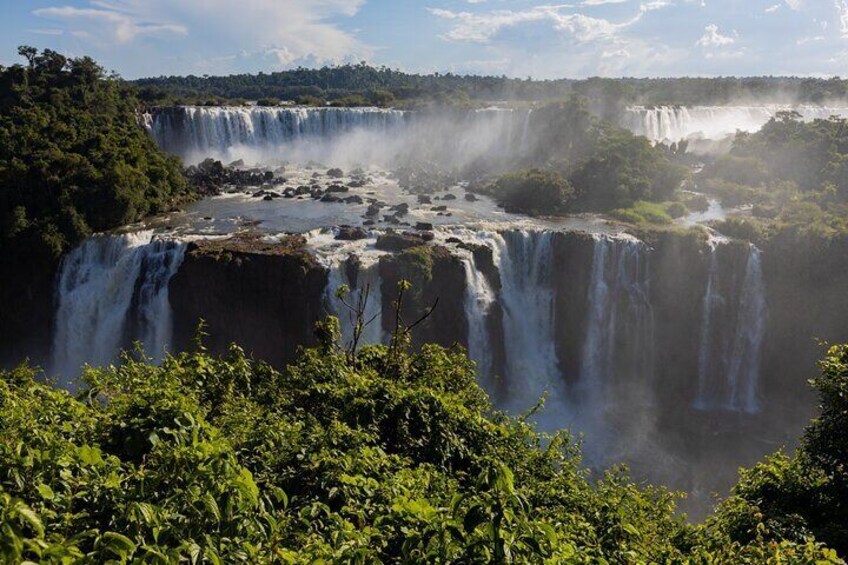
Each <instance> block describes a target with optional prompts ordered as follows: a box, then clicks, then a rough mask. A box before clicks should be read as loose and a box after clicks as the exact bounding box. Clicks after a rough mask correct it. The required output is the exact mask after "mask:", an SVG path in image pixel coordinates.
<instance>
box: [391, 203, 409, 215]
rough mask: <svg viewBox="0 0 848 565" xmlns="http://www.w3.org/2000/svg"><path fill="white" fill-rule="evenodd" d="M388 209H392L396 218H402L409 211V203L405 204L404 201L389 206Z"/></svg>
mask: <svg viewBox="0 0 848 565" xmlns="http://www.w3.org/2000/svg"><path fill="white" fill-rule="evenodd" d="M389 210H391V211H393V212H394V213H395V216H397V217H398V218H402V217H404V216H406V215H407V214H408V213H409V204H407V203H406V202H404V203H403V204H397V205H395V206H392V207H391V208H389Z"/></svg>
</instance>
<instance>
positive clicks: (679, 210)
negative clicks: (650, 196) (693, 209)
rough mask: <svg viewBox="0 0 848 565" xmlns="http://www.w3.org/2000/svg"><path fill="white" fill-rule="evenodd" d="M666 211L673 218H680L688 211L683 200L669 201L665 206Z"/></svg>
mask: <svg viewBox="0 0 848 565" xmlns="http://www.w3.org/2000/svg"><path fill="white" fill-rule="evenodd" d="M665 211H666V213H667V214H668V215H669V216H671V217H672V218H673V219H675V220H676V219H677V218H682V217H683V216H685V215H686V214H688V213H689V209H688V208H686V204H684V203H683V202H671V203H669V204H667V205H666V207H665Z"/></svg>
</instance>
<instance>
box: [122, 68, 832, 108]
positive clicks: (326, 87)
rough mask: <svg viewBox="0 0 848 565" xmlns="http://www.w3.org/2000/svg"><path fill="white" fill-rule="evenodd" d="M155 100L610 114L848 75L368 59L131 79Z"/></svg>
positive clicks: (796, 97)
mask: <svg viewBox="0 0 848 565" xmlns="http://www.w3.org/2000/svg"><path fill="white" fill-rule="evenodd" d="M133 82H134V83H135V84H136V85H137V86H138V87H139V88H140V91H141V97H142V99H144V100H145V101H148V102H150V103H156V104H175V103H197V104H220V103H222V102H224V101H238V100H265V101H270V102H272V101H274V100H277V101H279V100H286V101H295V102H299V103H313V104H323V103H333V102H335V103H337V104H340V105H351V104H354V105H355V104H362V103H366V104H375V105H379V106H397V105H404V104H418V103H422V102H432V101H437V102H444V101H452V102H454V103H469V102H472V101H484V102H485V101H489V102H491V101H498V100H526V101H540V100H550V99H558V98H565V97H568V96H571V95H572V94H577V95H582V96H587V97H589V98H591V99H592V100H593V102H594V103H595V104H596V106H597V107H601V108H605V109H607V111H609V112H611V111H613V110H614V109H617V108H620V107H622V106H624V105H627V104H644V105H649V106H650V105H664V104H671V105H675V104H679V105H697V104H729V103H734V102H736V103H738V102H740V101H743V102H744V101H747V102H749V103H753V102H757V101H763V100H770V101H773V102H778V101H785V102H807V103H823V102H827V101H832V100H840V99H845V98H846V95H848V81H845V80H842V79H839V78H833V79H812V78H794V77H751V78H735V77H726V78H711V79H707V78H668V79H635V78H622V79H606V78H590V79H585V80H569V79H561V80H533V79H532V78H531V77H527V78H526V79H519V78H507V77H505V76H501V77H495V76H475V75H457V74H452V73H445V74H440V73H435V74H431V75H418V74H411V73H404V72H401V71H398V70H393V69H390V68H388V67H372V66H370V65H367V64H365V63H360V64H356V65H342V66H336V67H323V68H320V69H306V68H298V69H294V70H289V71H281V72H274V73H258V74H253V75H251V74H241V75H230V76H220V77H216V76H206V75H204V76H193V75H190V76H186V77H177V76H170V77H164V76H163V77H155V78H145V79H139V80H136V81H133Z"/></svg>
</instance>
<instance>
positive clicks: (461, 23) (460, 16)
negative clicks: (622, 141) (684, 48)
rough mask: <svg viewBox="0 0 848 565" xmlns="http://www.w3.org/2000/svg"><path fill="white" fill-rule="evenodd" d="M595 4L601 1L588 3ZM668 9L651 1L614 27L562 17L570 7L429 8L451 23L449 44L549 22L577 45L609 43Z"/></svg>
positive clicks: (587, 18)
mask: <svg viewBox="0 0 848 565" xmlns="http://www.w3.org/2000/svg"><path fill="white" fill-rule="evenodd" d="M587 1H590V2H592V1H594V2H598V1H601V2H603V0H587ZM669 5H671V2H670V1H669V0H652V1H650V2H645V3H642V4H641V5H640V6H639V12H638V13H637V14H636V15H635V16H634V17H633V18H631V19H630V20H627V21H625V22H622V23H613V22H611V21H609V20H605V19H603V18H595V17H591V16H587V15H585V14H580V13H563V11H564V10H565V9H567V8H571V7H572V6H571V5H567V4H561V5H556V6H536V7H533V8H529V9H527V10H523V11H514V10H492V11H489V12H482V13H472V12H456V11H453V10H446V9H442V8H428V10H429V11H430V13H431V14H433V15H434V16H437V17H439V18H442V19H444V20H448V21H451V22H453V27H452V28H451V29H450V30H449V31H448V32H447V33H446V34H445V35H444V36H443V38H444V39H448V40H451V41H467V42H476V43H488V42H490V41H491V40H492V38H494V37H495V36H496V35H497V34H498V33H499V32H500V31H501V30H503V29H505V28H510V27H514V26H518V25H521V24H526V23H533V22H548V23H550V24H552V25H553V28H554V29H555V30H557V31H562V32H566V33H568V34H570V35H571V36H573V37H574V39H575V40H577V41H578V42H588V41H595V40H601V39H607V40H609V39H612V38H614V37H615V36H616V35H618V34H619V33H620V32H621V31H623V30H624V29H626V28H628V27H630V26H631V25H633V24H635V23H636V22H638V21H639V20H640V19H641V18H642V16H643V15H644V14H645V13H647V12H650V11H652V10H658V9H660V8H664V7H666V6H669Z"/></svg>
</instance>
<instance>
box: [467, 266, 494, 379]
mask: <svg viewBox="0 0 848 565" xmlns="http://www.w3.org/2000/svg"><path fill="white" fill-rule="evenodd" d="M460 259H461V260H462V265H463V267H464V269H465V317H466V318H467V319H468V356H469V357H470V358H471V359H473V360H474V361H475V362H476V363H477V374H478V375H480V377H481V378H482V379H483V381H484V382H486V381H487V380H488V379H489V378H490V377H491V376H492V351H491V346H490V339H489V333H488V330H487V327H486V320H487V318H488V315H489V311H490V309H491V307H492V304H494V302H495V293H494V290H493V289H492V286H491V285H490V284H489V281H487V280H486V277H485V275H484V274H483V273H482V272H480V270H479V269H478V268H477V263H476V261H475V259H474V254H473V253H471V252H470V251H464V250H463V252H462V253H461V254H460Z"/></svg>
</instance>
